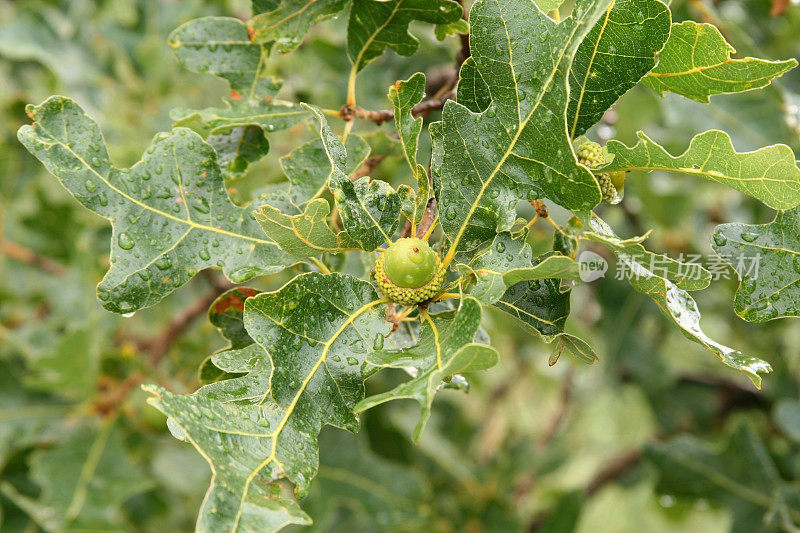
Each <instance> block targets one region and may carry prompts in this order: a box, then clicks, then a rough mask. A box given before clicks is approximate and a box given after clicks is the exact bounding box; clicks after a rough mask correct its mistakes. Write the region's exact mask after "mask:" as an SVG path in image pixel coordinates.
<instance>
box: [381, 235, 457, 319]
mask: <svg viewBox="0 0 800 533" xmlns="http://www.w3.org/2000/svg"><path fill="white" fill-rule="evenodd" d="M444 273H445V269H444V268H443V267H442V262H441V261H440V259H439V256H438V254H437V253H436V252H434V251H433V249H432V248H431V247H430V246H429V245H428V243H427V242H425V241H423V240H422V239H415V238H407V239H398V240H397V241H396V242H394V243H393V244H392V245H391V246H389V248H388V249H387V250H386V251H385V252H383V253H382V254H381V255H380V257H378V260H377V261H376V262H375V271H374V273H373V275H374V277H375V282H376V283H377V284H378V288H379V289H380V290H381V291H383V293H384V294H385V295H386V296H388V297H389V298H390V299H391V300H392V301H393V302H395V303H398V304H402V305H414V304H418V303H421V302H425V301H427V300H430V299H431V298H433V297H434V296H435V295H436V293H437V292H438V291H439V289H440V288H441V287H442V283H443V282H444Z"/></svg>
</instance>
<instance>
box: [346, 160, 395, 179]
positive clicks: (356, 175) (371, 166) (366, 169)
mask: <svg viewBox="0 0 800 533" xmlns="http://www.w3.org/2000/svg"><path fill="white" fill-rule="evenodd" d="M384 159H386V156H385V155H376V156H373V157H370V158H367V160H366V161H364V164H363V165H361V166H360V167H358V169H357V170H356V171H355V172H353V173H352V174H351V175H350V179H351V180H352V181H356V180H357V179H360V178H363V177H364V176H369V175H370V174H372V171H373V170H375V167H377V166H378V165H379V164H380V162H381V161H383V160H384Z"/></svg>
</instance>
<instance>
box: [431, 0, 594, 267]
mask: <svg viewBox="0 0 800 533" xmlns="http://www.w3.org/2000/svg"><path fill="white" fill-rule="evenodd" d="M608 5H609V2H607V1H600V2H583V1H579V2H578V3H577V5H576V9H575V15H573V16H572V17H569V18H567V19H565V20H564V21H562V22H561V23H558V24H556V23H555V22H554V21H553V20H552V19H550V18H549V17H548V16H547V15H545V14H544V13H542V12H541V11H540V10H539V9H538V8H537V7H536V5H535V4H533V3H532V2H529V1H527V0H513V1H507V2H493V1H488V0H485V1H478V2H476V3H475V4H474V5H473V6H472V9H471V11H470V28H471V33H470V49H471V51H472V58H473V60H474V68H475V69H476V70H477V72H478V73H479V74H480V75H481V79H483V81H484V83H485V84H486V86H487V88H488V91H489V94H490V96H491V103H490V104H489V105H488V107H487V108H486V109H485V110H484V111H482V112H480V113H476V112H475V111H474V110H470V109H469V108H467V107H464V105H463V104H460V103H456V102H453V101H448V102H447V103H446V104H445V107H444V110H443V112H442V121H441V123H440V124H438V125H437V126H436V127H432V128H431V136H432V137H433V140H434V158H433V163H432V167H433V172H434V175H435V176H436V177H437V179H438V180H439V181H440V183H441V185H440V191H439V192H438V200H439V206H440V210H441V223H442V228H443V229H444V233H445V235H446V236H447V238H448V239H449V240H450V242H451V247H450V250H449V251H448V255H447V256H446V257H445V259H444V262H445V263H449V261H450V260H451V259H452V258H453V256H454V255H455V253H456V252H458V251H463V250H472V249H475V248H476V247H478V246H479V245H481V244H482V243H485V242H486V241H489V240H491V239H493V238H494V235H495V234H496V233H497V232H501V231H504V230H508V229H510V228H511V226H512V224H513V223H514V220H515V218H516V212H515V207H516V204H517V202H518V201H519V200H521V199H535V198H539V197H546V198H549V199H551V200H553V201H554V202H556V203H558V204H560V205H562V206H564V207H566V208H568V209H590V208H592V207H593V206H595V205H597V204H598V203H599V202H600V188H599V186H598V185H597V181H596V180H595V179H594V177H593V176H592V175H591V173H590V172H589V170H588V169H587V168H586V167H584V166H582V165H579V164H578V163H577V161H576V159H575V156H574V153H573V151H572V146H571V144H570V141H569V138H568V136H567V125H566V108H567V105H568V96H567V88H566V84H567V77H568V74H569V70H570V68H571V65H572V59H573V56H574V55H575V52H576V51H577V49H578V46H579V45H580V43H581V41H582V40H583V37H584V36H585V35H586V34H587V33H588V32H589V30H590V29H591V27H592V26H593V25H594V23H595V22H596V21H597V20H598V19H599V18H600V17H601V15H602V14H603V12H604V11H605V9H606V8H607V7H608ZM467 63H468V64H470V65H472V62H471V61H470V62H467ZM466 68H473V67H472V66H470V67H466ZM462 79H463V78H462ZM469 79H472V80H475V79H476V78H475V76H471V77H470V78H469ZM476 103H480V104H482V103H484V100H482V99H480V100H478V101H477V102H476Z"/></svg>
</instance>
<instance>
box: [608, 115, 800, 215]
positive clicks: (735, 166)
mask: <svg viewBox="0 0 800 533" xmlns="http://www.w3.org/2000/svg"><path fill="white" fill-rule="evenodd" d="M637 136H638V137H639V142H638V143H637V144H636V145H634V146H633V147H628V146H625V145H624V144H623V143H621V142H619V141H614V140H612V141H610V142H609V143H608V145H607V147H608V151H609V152H610V153H611V154H613V155H614V159H613V160H612V161H611V163H609V164H608V165H606V166H604V167H603V170H608V171H615V170H643V171H650V170H661V171H665V172H679V173H681V174H689V175H692V176H700V177H703V178H707V179H710V180H713V181H716V182H718V183H722V184H723V185H727V186H729V187H732V188H734V189H736V190H738V191H741V192H743V193H745V194H747V195H748V196H751V197H753V198H755V199H757V200H760V201H762V202H764V203H765V204H766V205H768V206H769V207H772V208H773V209H789V208H792V207H795V206H797V205H798V204H800V168H798V166H797V162H796V161H795V155H794V153H793V152H792V149H791V148H789V147H788V146H786V145H783V144H776V145H773V146H767V147H765V148H761V149H759V150H756V151H754V152H737V151H736V150H735V149H734V147H733V144H732V142H731V138H730V137H729V136H728V134H727V133H725V132H724V131H718V130H710V131H706V132H703V133H700V134H698V135H696V136H695V137H694V138H693V139H692V140H691V142H690V143H689V147H688V148H687V149H686V151H685V152H684V153H683V154H681V155H677V156H673V155H670V154H669V153H668V152H667V151H666V150H665V149H664V148H662V147H661V146H659V145H658V144H657V143H656V142H654V141H653V140H652V139H650V138H649V137H647V135H645V134H644V133H642V132H638V133H637Z"/></svg>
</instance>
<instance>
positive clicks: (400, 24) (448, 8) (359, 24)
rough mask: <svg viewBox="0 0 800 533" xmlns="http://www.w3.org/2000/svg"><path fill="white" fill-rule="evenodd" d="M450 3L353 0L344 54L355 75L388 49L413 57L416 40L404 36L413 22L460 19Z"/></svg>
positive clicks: (442, 0) (436, 0) (438, 0)
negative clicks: (347, 57) (351, 64)
mask: <svg viewBox="0 0 800 533" xmlns="http://www.w3.org/2000/svg"><path fill="white" fill-rule="evenodd" d="M461 13H462V9H461V5H459V4H458V2H454V1H453V0H353V5H352V7H351V8H350V18H349V19H348V22H347V55H348V56H349V57H350V61H351V62H352V63H353V70H354V71H355V72H359V71H360V70H361V69H363V68H364V67H366V66H367V65H368V64H369V63H370V61H372V60H374V59H375V58H377V57H379V56H380V55H381V54H383V51H384V50H385V49H386V47H387V46H388V47H389V48H391V49H392V50H393V51H394V52H395V53H397V54H398V55H401V56H410V55H413V54H414V53H415V52H416V51H417V48H418V47H419V41H417V39H416V38H415V37H414V36H412V35H411V34H410V33H408V25H409V24H410V23H411V22H412V21H414V20H421V21H424V22H430V23H432V24H446V23H449V22H455V21H457V20H458V19H459V18H461Z"/></svg>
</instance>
